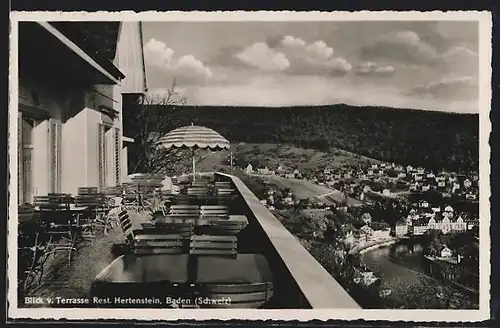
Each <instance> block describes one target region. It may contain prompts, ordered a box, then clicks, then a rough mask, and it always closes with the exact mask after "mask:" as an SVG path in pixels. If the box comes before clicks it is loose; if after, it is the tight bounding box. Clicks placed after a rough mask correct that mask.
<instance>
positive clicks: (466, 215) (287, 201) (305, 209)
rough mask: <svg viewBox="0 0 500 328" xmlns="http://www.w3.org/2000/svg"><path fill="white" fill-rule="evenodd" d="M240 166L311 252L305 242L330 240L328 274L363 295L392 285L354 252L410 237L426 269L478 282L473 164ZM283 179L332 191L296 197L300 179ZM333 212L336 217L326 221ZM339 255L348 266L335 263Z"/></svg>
mask: <svg viewBox="0 0 500 328" xmlns="http://www.w3.org/2000/svg"><path fill="white" fill-rule="evenodd" d="M242 169H243V170H244V172H245V173H246V174H247V175H248V176H249V177H250V178H252V179H256V180H258V181H259V182H260V183H261V184H262V185H263V186H264V188H263V190H260V191H259V190H254V192H255V193H256V195H259V194H260V195H259V198H260V201H261V203H262V204H264V205H266V206H267V208H268V209H269V210H270V211H271V212H273V214H274V215H275V216H276V217H278V218H281V221H282V223H283V224H284V225H285V226H286V227H287V228H288V229H289V230H290V231H291V232H292V233H294V234H295V235H296V236H297V237H298V238H299V239H300V240H301V242H302V243H303V244H304V246H305V247H306V248H308V250H309V251H310V252H311V253H314V251H313V250H311V248H312V247H313V246H311V243H313V244H314V243H316V244H317V243H318V241H320V240H321V241H322V242H324V241H327V242H328V243H329V244H330V245H329V246H330V247H332V249H331V250H332V252H331V254H330V257H331V258H333V259H330V260H327V262H328V261H332V260H333V261H334V263H335V265H333V266H332V268H334V269H332V271H334V272H331V273H332V275H334V276H335V278H337V279H339V280H341V281H342V280H344V281H345V282H347V284H348V285H349V284H351V285H353V286H355V287H357V288H358V293H360V294H363V293H364V294H363V295H366V292H367V290H372V289H375V291H376V293H375V298H377V301H374V302H375V303H377V304H379V303H380V299H383V298H385V297H387V296H388V295H390V294H391V288H390V287H389V286H383V285H384V284H383V281H381V279H380V277H378V276H377V275H376V273H374V272H373V271H372V270H371V269H370V268H368V267H367V266H366V265H365V264H364V263H362V261H360V260H359V254H363V253H364V252H367V251H369V250H371V249H374V248H379V247H385V246H388V245H391V244H396V243H398V242H399V243H401V241H403V242H404V241H407V240H413V241H414V240H416V241H417V242H418V243H419V245H421V246H422V247H423V248H424V249H423V252H422V256H421V259H422V261H424V262H425V265H423V267H425V270H426V272H428V273H429V274H431V275H432V276H434V277H436V278H439V279H442V280H445V281H448V282H452V283H453V284H456V285H457V286H458V287H460V288H462V289H464V290H467V291H469V292H470V291H473V292H477V290H478V289H479V278H478V277H479V273H478V270H479V252H478V240H479V235H478V231H479V230H478V227H479V206H478V198H479V185H478V181H479V175H478V173H477V172H470V173H467V174H464V173H455V172H446V171H440V172H433V171H430V170H426V169H424V168H421V167H412V166H411V165H408V166H403V165H397V164H394V163H384V162H377V163H376V164H373V163H371V164H365V165H359V166H357V167H354V166H352V165H351V166H339V167H335V168H330V167H323V168H317V169H313V170H308V171H305V170H304V172H301V171H300V170H299V169H297V168H288V167H284V166H282V165H278V166H277V167H267V166H262V167H257V168H254V167H252V165H251V164H248V165H246V166H245V167H243V168H242ZM287 180H288V181H302V182H303V183H307V184H311V185H316V186H319V187H324V188H325V190H331V191H330V192H328V191H327V192H326V193H323V194H321V195H320V194H318V195H316V197H309V198H303V197H299V196H298V195H297V191H298V189H299V188H300V187H296V188H289V187H284V184H283V183H280V182H283V181H287ZM285 185H286V184H285ZM295 185H296V186H300V183H297V184H295ZM293 189H296V190H293ZM320 190H321V189H320ZM298 192H299V193H300V191H298ZM302 196H303V195H302ZM304 213H307V214H308V215H304ZM311 214H312V215H311ZM303 216H306V217H305V218H303V219H302V220H303V222H302V224H299V225H298V226H296V227H294V225H296V224H297V223H296V222H295V221H297V217H303ZM339 218H340V220H339ZM332 219H333V221H336V222H334V223H333V224H332V222H331V221H332ZM309 220H310V221H314V220H316V224H314V223H311V222H306V221H309ZM292 222H293V223H292ZM306 227H312V228H311V229H307V228H306ZM463 235H467V236H469V235H470V236H471V238H463ZM436 240H439V241H440V243H439V242H437V241H436ZM436 243H438V244H437V246H436ZM356 254H358V256H357V258H355V259H354V260H353V255H356ZM346 260H348V261H350V262H351V263H350V265H351V266H352V265H354V267H353V268H351V269H350V270H341V269H340V268H345V263H344V262H345V261H346ZM353 261H354V263H355V264H353ZM320 263H321V261H320ZM321 264H322V265H323V266H327V265H325V264H323V263H321ZM347 288H348V289H349V287H347ZM360 288H361V289H360ZM351 289H352V287H351ZM351 293H352V294H356V291H355V290H352V291H351ZM441 294H442V293H439V292H438V294H437V296H438V297H442V295H441ZM448 305H449V304H448ZM368 306H370V304H368ZM373 306H376V305H373Z"/></svg>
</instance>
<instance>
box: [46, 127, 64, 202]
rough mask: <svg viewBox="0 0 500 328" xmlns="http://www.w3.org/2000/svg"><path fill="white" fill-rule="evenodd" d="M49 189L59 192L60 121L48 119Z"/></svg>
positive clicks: (60, 169) (60, 170)
mask: <svg viewBox="0 0 500 328" xmlns="http://www.w3.org/2000/svg"><path fill="white" fill-rule="evenodd" d="M49 138H50V158H49V162H50V191H51V192H53V193H60V192H61V180H62V178H61V176H62V175H61V173H62V168H61V122H59V121H57V120H55V119H50V125H49Z"/></svg>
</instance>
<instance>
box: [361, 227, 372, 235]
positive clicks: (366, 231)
mask: <svg viewBox="0 0 500 328" xmlns="http://www.w3.org/2000/svg"><path fill="white" fill-rule="evenodd" d="M359 231H360V232H361V233H364V234H365V235H366V236H371V235H373V229H372V228H371V227H370V226H369V225H364V226H362V227H361V228H359Z"/></svg>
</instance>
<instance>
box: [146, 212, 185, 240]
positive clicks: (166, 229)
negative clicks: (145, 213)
mask: <svg viewBox="0 0 500 328" xmlns="http://www.w3.org/2000/svg"><path fill="white" fill-rule="evenodd" d="M165 219H166V218H165V217H159V218H157V219H156V222H155V223H151V224H143V225H142V229H143V231H144V233H150V232H156V231H159V232H161V233H166V234H178V235H181V237H182V238H183V239H189V238H191V236H192V235H193V234H194V225H193V224H192V223H186V222H167V221H166V220H165Z"/></svg>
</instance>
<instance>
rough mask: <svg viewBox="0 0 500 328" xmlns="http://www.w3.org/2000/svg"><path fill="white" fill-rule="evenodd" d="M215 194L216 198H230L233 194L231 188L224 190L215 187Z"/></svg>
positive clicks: (223, 188)
mask: <svg viewBox="0 0 500 328" xmlns="http://www.w3.org/2000/svg"><path fill="white" fill-rule="evenodd" d="M215 190H216V194H217V196H218V197H220V196H223V197H224V196H231V195H233V194H234V189H233V188H225V187H216V188H215Z"/></svg>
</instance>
